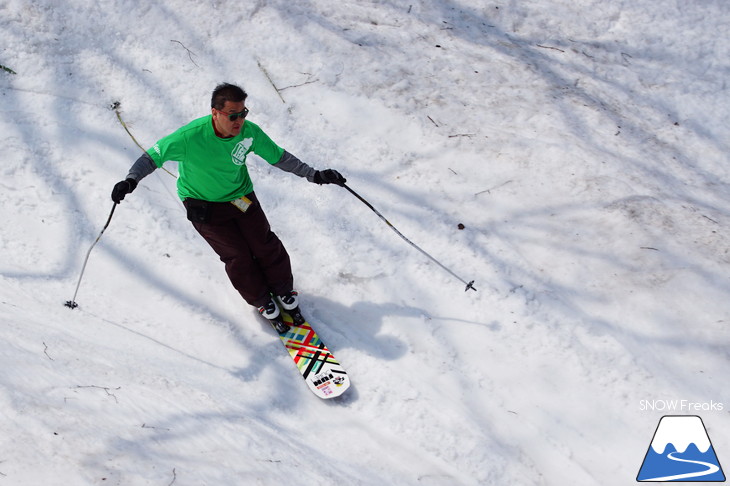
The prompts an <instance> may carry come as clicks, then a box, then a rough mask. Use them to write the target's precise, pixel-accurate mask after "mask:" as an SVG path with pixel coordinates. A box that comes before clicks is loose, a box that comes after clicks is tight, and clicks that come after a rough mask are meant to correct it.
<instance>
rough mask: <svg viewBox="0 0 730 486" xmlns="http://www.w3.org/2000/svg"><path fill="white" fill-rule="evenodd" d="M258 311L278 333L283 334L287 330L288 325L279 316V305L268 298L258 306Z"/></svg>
mask: <svg viewBox="0 0 730 486" xmlns="http://www.w3.org/2000/svg"><path fill="white" fill-rule="evenodd" d="M259 313H260V314H261V315H262V316H264V317H265V318H266V319H268V320H269V322H270V323H271V326H272V327H273V328H274V329H275V330H276V332H278V333H279V334H284V333H285V332H287V331H289V325H288V324H287V323H286V322H284V319H283V318H282V317H281V312H280V311H279V307H278V306H277V305H276V303H275V302H274V301H273V300H270V301H269V303H268V304H266V305H262V306H261V307H259Z"/></svg>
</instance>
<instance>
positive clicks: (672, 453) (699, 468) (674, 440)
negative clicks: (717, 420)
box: [636, 415, 725, 482]
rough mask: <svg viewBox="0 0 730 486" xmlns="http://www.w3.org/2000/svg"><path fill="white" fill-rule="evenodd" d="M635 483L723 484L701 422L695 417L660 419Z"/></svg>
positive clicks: (720, 468) (715, 456)
mask: <svg viewBox="0 0 730 486" xmlns="http://www.w3.org/2000/svg"><path fill="white" fill-rule="evenodd" d="M636 480H637V481H640V482H643V481H646V482H664V481H677V482H685V481H692V482H701V481H702V482H723V481H725V474H724V473H723V471H722V467H721V466H720V461H718V459H717V455H716V454H715V449H714V448H713V447H712V442H710V436H709V435H707V429H705V424H704V423H703V422H702V419H701V418H700V417H698V416H696V415H665V416H664V417H662V418H661V420H659V425H658V426H657V429H656V432H654V438H653V439H652V440H651V444H649V449H648V450H647V451H646V456H645V457H644V462H643V463H642V464H641V469H640V470H639V474H638V475H637V476H636Z"/></svg>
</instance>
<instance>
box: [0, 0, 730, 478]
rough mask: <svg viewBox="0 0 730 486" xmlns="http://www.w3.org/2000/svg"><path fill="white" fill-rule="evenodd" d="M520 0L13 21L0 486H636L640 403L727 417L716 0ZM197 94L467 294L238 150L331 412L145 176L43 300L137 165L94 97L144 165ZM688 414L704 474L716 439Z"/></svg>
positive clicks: (725, 115) (337, 204)
mask: <svg viewBox="0 0 730 486" xmlns="http://www.w3.org/2000/svg"><path fill="white" fill-rule="evenodd" d="M523 3H524V2H522V3H520V2H514V1H506V2H477V3H476V4H473V3H467V2H459V1H455V0H446V1H442V2H435V3H434V2H432V3H423V2H421V3H413V4H398V3H397V2H391V1H387V0H385V1H379V2H356V1H354V0H344V1H340V2H327V1H313V2H295V3H292V2H284V1H282V0H270V1H267V2H252V3H250V4H245V3H244V4H241V3H240V2H238V3H236V2H230V1H227V0H221V1H217V2H213V3H209V4H204V3H200V4H189V3H186V2H181V1H178V0H169V1H166V2H163V3H161V4H154V5H150V4H147V3H141V2H136V1H133V0H125V1H121V0H120V1H114V2H101V3H95V4H90V3H88V2H80V1H73V2H69V3H64V4H63V5H59V4H57V2H51V1H50V0H36V1H33V2H23V1H20V0H9V1H8V2H5V3H4V4H3V5H2V6H1V7H0V25H1V26H2V29H1V30H0V32H2V34H0V35H2V39H3V41H4V42H3V49H2V51H0V65H2V66H6V67H8V68H10V69H12V70H13V71H15V72H16V73H17V74H11V73H9V72H7V71H4V70H0V100H2V102H1V103H0V112H1V113H2V117H0V140H2V146H3V148H4V156H3V164H2V169H0V211H2V213H1V214H2V219H3V223H4V224H3V229H2V231H1V232H0V252H1V254H2V259H1V260H0V360H1V361H0V365H1V366H0V384H1V385H2V387H1V388H0V410H2V422H1V423H2V428H1V429H0V483H7V484H19V485H26V484H27V485H30V484H48V485H51V484H75V485H85V484H89V485H92V484H124V485H162V484H164V485H167V484H264V485H269V484H283V483H286V482H290V481H291V479H292V478H293V477H295V478H297V480H299V481H300V482H315V481H316V482H325V481H327V482H331V483H334V484H363V485H371V484H394V485H399V484H403V485H410V484H424V485H446V484H448V485H452V484H464V485H472V484H473V485H477V484H478V485H485V484H511V485H553V484H555V485H557V484H561V485H563V484H581V485H604V484H629V483H633V482H634V479H633V478H634V477H635V476H636V471H637V469H638V468H639V466H640V463H641V457H642V455H643V453H644V451H645V450H646V446H647V443H648V442H649V441H650V439H651V430H652V428H653V427H654V426H655V424H656V422H657V420H658V418H659V417H660V416H661V413H660V412H659V411H655V412H647V411H642V410H640V409H639V401H640V400H644V399H673V398H679V399H688V400H690V401H692V402H710V401H711V400H713V401H715V402H720V403H723V402H724V403H725V404H727V403H728V400H727V398H726V397H727V392H726V390H725V388H726V387H725V386H724V383H725V382H726V378H725V377H726V374H727V371H726V370H727V364H728V355H727V347H728V344H730V343H729V342H728V341H729V339H728V332H727V322H728V319H730V304H728V299H727V295H728V293H730V282H729V281H728V275H730V272H728V265H730V245H729V244H728V241H729V240H728V230H727V228H728V227H729V226H730V196H729V195H730V190H728V189H729V188H728V180H729V177H728V175H729V174H728V159H727V154H728V153H730V146H729V145H728V140H730V133H728V127H730V116H729V114H730V108H728V104H727V81H726V78H727V71H728V66H727V59H728V55H727V54H728V49H729V48H730V41H729V40H728V39H727V36H722V35H719V34H718V33H719V32H724V31H725V30H726V26H727V24H728V21H729V20H730V11H728V10H727V8H726V7H725V5H724V4H723V3H722V2H698V1H691V2H670V3H664V4H662V5H658V4H656V2H651V1H649V0H639V1H633V2H628V1H624V0H621V1H616V2H611V3H610V4H607V3H606V2H598V1H596V0H588V1H586V2H582V3H581V4H579V5H578V4H575V3H571V4H567V3H563V2H558V1H555V0H540V1H536V2H529V5H527V4H523ZM264 70H265V71H266V72H264ZM222 81H230V82H237V83H241V84H242V85H243V86H244V87H245V88H246V90H247V91H248V93H249V100H248V103H247V104H248V106H249V108H250V109H251V115H250V119H251V120H252V121H254V122H256V123H258V124H259V125H261V126H262V128H263V129H264V130H265V131H266V132H267V133H268V134H269V135H271V136H272V138H273V139H274V140H275V141H277V142H278V143H279V144H281V145H282V146H283V147H284V148H286V149H287V150H289V151H291V152H292V153H294V154H296V155H297V156H299V157H300V158H301V159H302V160H304V161H305V162H307V163H309V164H311V165H313V166H315V167H317V168H326V167H333V168H336V169H338V170H340V171H341V172H342V173H343V174H345V176H346V177H347V178H348V184H349V185H350V186H351V187H352V188H353V189H354V190H356V191H357V192H358V193H360V194H361V195H363V196H364V197H365V198H367V199H368V200H369V201H371V202H372V204H373V205H374V206H375V207H376V208H377V209H378V210H379V211H380V212H382V213H383V215H384V216H385V217H386V218H387V219H388V220H389V221H390V222H391V223H392V224H393V225H394V226H395V227H396V228H398V230H399V231H401V232H402V233H403V234H404V235H406V236H407V237H408V238H409V239H411V240H412V241H413V242H415V243H416V244H417V245H419V246H420V247H422V248H423V249H424V250H425V251H427V252H428V253H429V254H431V255H433V256H434V257H435V258H437V259H438V260H439V261H441V262H443V263H444V264H445V265H446V266H447V267H448V268H451V269H452V270H453V271H454V272H455V273H457V274H458V275H460V276H463V277H464V278H465V279H466V280H471V279H475V280H476V282H475V286H476V288H477V289H479V291H478V292H471V291H470V292H464V291H463V287H464V286H463V284H461V283H460V282H458V281H457V280H455V279H454V278H453V277H451V276H450V275H448V274H447V273H446V272H443V270H442V269H440V268H439V267H438V266H437V265H435V264H433V263H432V262H430V261H428V259H426V258H424V257H423V255H421V254H419V253H418V252H416V251H414V250H413V248H411V247H410V246H408V245H407V244H405V242H403V241H402V240H401V239H399V238H398V237H397V235H395V234H393V232H392V231H391V230H390V229H389V228H387V226H386V225H385V224H383V222H382V221H381V220H380V219H378V218H377V216H376V215H375V214H373V213H372V212H371V211H370V210H369V209H368V208H366V207H365V206H364V205H362V204H361V203H360V202H359V201H357V200H356V199H355V198H353V197H352V196H351V195H349V194H348V193H346V191H344V190H342V189H340V188H337V187H330V186H316V185H314V184H309V183H307V182H306V181H304V180H302V179H299V178H296V177H294V176H291V175H289V174H285V173H281V172H280V171H278V170H276V169H274V168H270V167H268V166H267V164H265V163H263V162H261V161H258V162H257V161H253V160H252V161H250V162H249V166H250V167H249V168H250V171H251V175H252V177H253V179H254V184H255V186H256V191H257V194H258V196H259V198H260V199H261V201H262V204H263V205H264V209H265V210H266V211H267V215H268V217H269V219H270V221H271V223H272V226H273V227H274V230H275V231H276V232H277V234H278V235H279V236H280V237H281V239H282V240H283V241H284V244H285V245H286V247H287V249H288V251H289V253H290V255H291V256H292V261H293V265H294V274H295V280H296V285H297V286H298V289H299V290H300V293H301V295H302V307H303V310H304V313H305V315H306V316H308V317H309V319H310V321H311V322H312V324H313V326H314V327H315V329H316V330H317V331H318V332H319V333H320V335H321V336H322V338H323V339H324V341H325V342H326V343H327V346H328V347H329V348H330V350H331V351H332V352H333V353H334V355H335V356H336V357H337V359H338V360H339V361H340V362H341V363H342V364H343V366H344V367H345V368H346V369H347V370H348V373H349V374H350V376H351V378H352V382H353V386H352V388H351V389H350V390H348V391H347V393H346V394H345V395H344V396H343V397H342V398H341V399H338V400H336V401H332V402H328V401H321V400H318V399H316V398H315V397H314V396H312V394H311V392H309V391H308V390H307V388H306V386H305V385H304V384H303V383H302V382H301V378H300V376H299V374H298V373H297V371H296V369H295V368H294V367H293V365H292V363H291V360H290V358H289V357H288V356H287V354H286V351H285V350H284V349H283V347H282V346H281V344H280V343H279V342H278V339H276V337H275V336H274V334H273V331H271V329H270V327H269V326H268V324H266V323H264V322H261V321H260V319H259V318H258V317H257V316H256V314H255V312H253V311H252V310H250V309H248V308H247V306H246V305H245V303H244V302H242V301H241V299H240V297H239V296H238V295H237V293H236V292H235V291H234V290H233V289H232V288H231V287H230V284H229V283H228V282H227V280H226V277H225V274H224V272H223V268H222V265H221V264H220V262H219V261H218V260H217V257H216V256H215V255H214V254H213V253H212V251H211V250H210V249H209V248H208V247H207V246H206V244H205V242H204V241H202V240H201V239H200V238H199V236H198V235H197V234H196V233H195V231H194V229H193V228H192V227H191V226H190V225H189V223H188V222H187V220H186V219H185V215H184V211H183V208H182V205H181V204H180V202H179V200H178V199H177V196H176V193H175V184H174V179H173V178H172V177H170V176H169V175H168V174H165V173H164V172H162V171H157V173H155V174H153V175H151V176H149V177H148V178H147V179H145V180H144V181H143V182H142V183H141V184H140V185H139V187H138V188H137V189H136V190H135V192H134V193H133V194H131V195H129V196H128V198H127V199H126V200H125V201H124V202H123V203H122V204H121V205H120V206H119V207H118V208H117V210H116V213H115V215H114V218H113V220H112V222H111V224H110V226H109V228H108V230H107V231H106V232H105V233H104V236H103V238H102V239H101V240H100V242H99V244H98V245H97V246H96V247H95V249H94V250H93V252H92V253H91V255H90V259H89V263H88V266H87V268H86V273H85V275H84V278H83V281H82V284H81V287H80V291H79V295H78V297H77V301H78V303H79V304H80V307H79V308H78V309H76V310H73V311H72V310H69V309H67V308H64V307H63V302H65V301H66V300H68V299H70V298H71V296H72V293H73V289H74V287H75V285H76V281H77V278H78V272H79V271H80V268H81V264H82V260H83V258H84V255H85V253H86V251H87V250H88V248H89V246H90V245H91V243H92V242H93V240H94V239H95V238H96V237H97V235H98V234H99V231H100V230H101V226H102V224H103V223H104V221H105V220H106V218H107V217H108V214H109V211H110V209H111V207H112V203H111V201H110V199H109V194H110V192H111V188H112V186H113V185H114V183H115V182H117V181H118V180H120V179H121V178H123V177H124V176H125V175H126V171H127V169H128V168H129V166H130V165H131V164H132V162H133V161H134V160H135V159H136V158H137V156H138V155H139V148H138V147H137V146H136V145H135V143H134V142H133V141H132V139H131V138H130V137H129V136H128V134H127V133H126V132H125V131H124V129H123V128H122V126H121V125H120V123H119V122H118V120H117V118H116V115H115V114H114V111H112V110H111V109H110V107H111V105H112V103H113V102H115V101H118V102H120V103H121V113H122V116H123V117H124V120H125V121H126V123H127V124H128V126H129V128H130V131H131V132H132V133H133V134H134V136H135V137H136V138H137V140H139V142H140V143H141V144H142V145H144V146H150V145H151V144H153V143H154V142H155V141H156V140H157V139H159V138H160V137H162V136H164V135H166V134H167V133H169V132H171V131H172V130H174V129H176V128H178V127H179V126H181V125H182V124H183V123H185V122H187V121H189V120H191V119H193V118H196V117H198V116H201V115H203V114H205V113H207V111H208V110H209V108H208V105H209V103H208V101H207V100H208V99H209V98H208V97H209V96H210V92H211V90H212V88H213V87H214V86H215V85H216V84H217V83H219V82H222ZM272 83H273V84H272ZM275 87H276V88H278V91H277V89H275ZM168 166H169V167H168V168H169V169H170V170H171V171H172V172H173V173H175V172H176V167H175V164H168ZM459 224H463V225H464V229H463V230H460V229H458V225H459ZM687 412H690V413H696V411H695V410H691V411H687ZM703 414H704V416H703V418H704V419H705V421H706V422H707V423H708V424H711V430H710V433H711V434H712V435H713V441H714V444H715V446H716V449H717V451H718V455H720V456H722V454H723V451H728V450H730V443H729V442H728V440H727V435H726V434H723V432H722V431H723V430H728V429H729V428H730V419H728V417H727V414H723V413H717V412H713V411H708V412H703ZM721 460H722V458H721Z"/></svg>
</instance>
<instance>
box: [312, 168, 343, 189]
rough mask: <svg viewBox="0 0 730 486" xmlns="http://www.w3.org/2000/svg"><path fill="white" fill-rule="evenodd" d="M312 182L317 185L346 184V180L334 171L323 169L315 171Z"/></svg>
mask: <svg viewBox="0 0 730 486" xmlns="http://www.w3.org/2000/svg"><path fill="white" fill-rule="evenodd" d="M312 182H315V183H317V184H337V185H338V186H341V185H343V184H344V183H345V182H347V179H345V178H344V177H342V174H340V173H339V172H337V171H336V170H334V169H325V170H318V171H316V172H315V173H314V177H313V180H312Z"/></svg>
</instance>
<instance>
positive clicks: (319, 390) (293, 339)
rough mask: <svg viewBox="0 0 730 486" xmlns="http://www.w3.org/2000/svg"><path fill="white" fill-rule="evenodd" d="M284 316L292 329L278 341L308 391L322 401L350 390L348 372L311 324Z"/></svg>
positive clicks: (280, 336) (280, 335) (281, 335)
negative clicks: (286, 352)
mask: <svg viewBox="0 0 730 486" xmlns="http://www.w3.org/2000/svg"><path fill="white" fill-rule="evenodd" d="M282 314H283V315H284V322H286V323H287V324H289V325H290V326H292V327H291V329H289V332H286V333H284V334H279V339H281V342H282V343H284V346H286V349H287V351H289V355H290V356H291V357H292V359H293V360H294V363H295V364H296V365H297V368H299V372H300V373H301V374H302V378H304V381H305V382H306V383H307V386H308V387H309V389H310V390H312V391H313V392H314V394H315V395H317V396H318V397H319V398H335V397H338V396H340V395H342V394H343V393H344V392H345V390H347V389H348V388H349V387H350V378H348V376H347V372H346V371H345V369H344V368H343V367H342V366H341V365H340V363H338V362H337V360H336V359H335V357H334V356H332V353H330V351H329V349H327V346H325V345H324V343H323V342H322V340H321V339H320V338H319V336H318V335H317V333H316V332H314V329H312V326H310V325H309V323H308V322H305V323H304V324H302V325H299V326H297V325H294V323H293V322H292V318H291V317H290V316H289V315H287V314H284V313H282Z"/></svg>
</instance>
